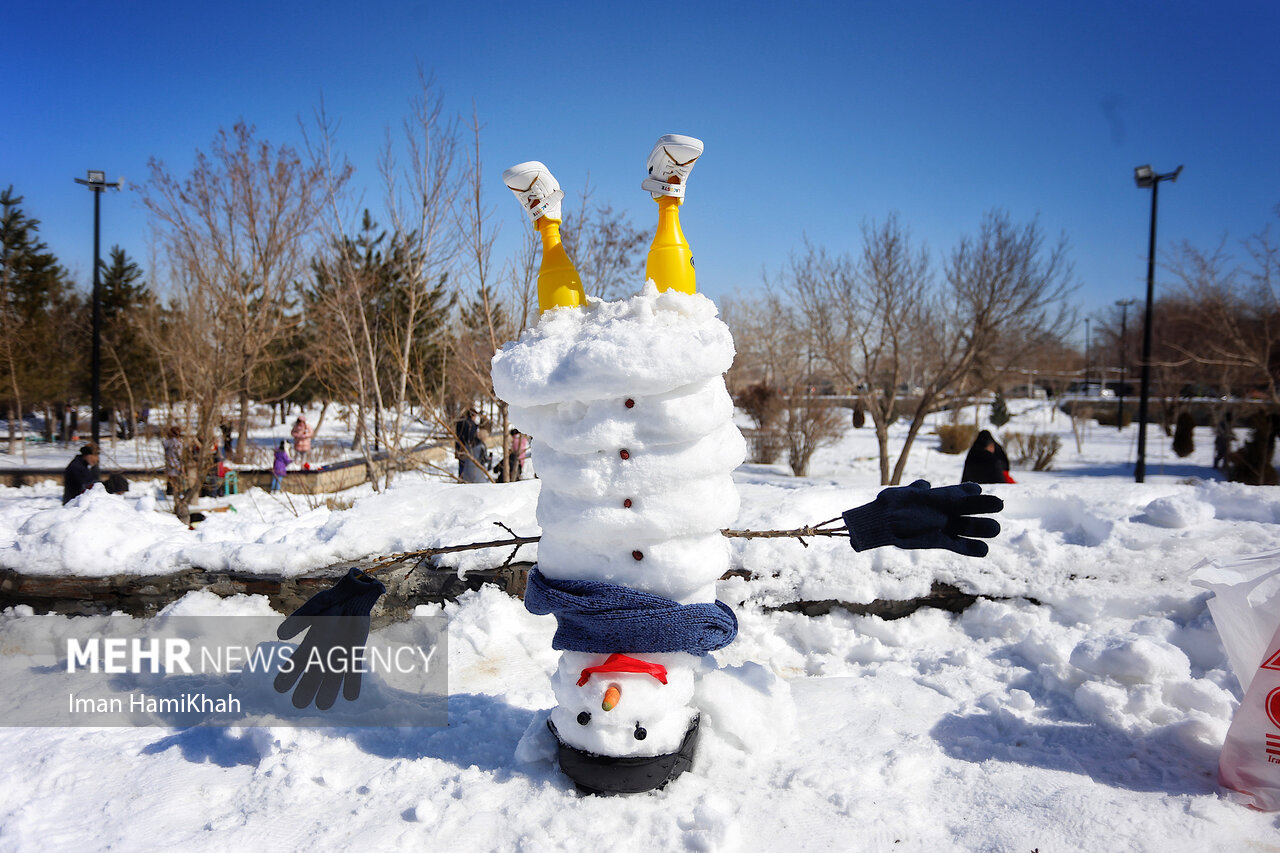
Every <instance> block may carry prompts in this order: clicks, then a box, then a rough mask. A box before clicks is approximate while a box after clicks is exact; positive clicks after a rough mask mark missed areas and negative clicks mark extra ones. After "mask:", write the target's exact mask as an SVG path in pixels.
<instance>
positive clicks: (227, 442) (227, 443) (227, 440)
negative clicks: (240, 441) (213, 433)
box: [218, 421, 231, 459]
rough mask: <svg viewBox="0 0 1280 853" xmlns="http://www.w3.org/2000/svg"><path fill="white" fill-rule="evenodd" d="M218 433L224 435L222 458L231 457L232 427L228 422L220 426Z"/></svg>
mask: <svg viewBox="0 0 1280 853" xmlns="http://www.w3.org/2000/svg"><path fill="white" fill-rule="evenodd" d="M218 432H220V433H222V458H223V459H228V458H230V457H231V425H230V424H228V423H227V422H226V421H223V422H222V423H220V424H218Z"/></svg>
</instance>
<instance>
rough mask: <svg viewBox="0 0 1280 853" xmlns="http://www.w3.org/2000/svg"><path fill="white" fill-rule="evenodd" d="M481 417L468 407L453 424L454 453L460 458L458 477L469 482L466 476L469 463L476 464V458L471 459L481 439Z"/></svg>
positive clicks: (456, 457)
mask: <svg viewBox="0 0 1280 853" xmlns="http://www.w3.org/2000/svg"><path fill="white" fill-rule="evenodd" d="M479 419H480V413H479V412H477V411H476V410H475V409H467V410H466V411H465V412H463V413H462V417H461V418H459V419H458V422H457V423H455V424H454V425H453V455H454V458H455V459H457V460H458V479H459V480H462V481H463V482H469V481H468V480H467V478H466V476H465V472H466V471H467V470H468V469H467V463H468V462H470V463H471V464H472V465H473V466H474V465H475V460H473V459H471V449H472V448H473V447H475V445H476V442H477V441H478V440H479V431H480V424H479Z"/></svg>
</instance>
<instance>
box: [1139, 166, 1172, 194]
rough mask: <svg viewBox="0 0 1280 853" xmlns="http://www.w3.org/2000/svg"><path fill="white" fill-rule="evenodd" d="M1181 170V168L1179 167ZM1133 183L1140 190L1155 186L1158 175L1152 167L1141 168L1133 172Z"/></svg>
mask: <svg viewBox="0 0 1280 853" xmlns="http://www.w3.org/2000/svg"><path fill="white" fill-rule="evenodd" d="M1178 168H1179V170H1181V168H1182V167H1181V166H1179V167H1178ZM1133 182H1134V183H1135V184H1137V185H1138V186H1139V187H1140V188H1143V189H1145V188H1146V187H1150V186H1154V185H1155V182H1156V173H1155V172H1154V171H1152V169H1151V166H1150V165H1149V164H1148V165H1146V166H1139V167H1138V168H1136V169H1134V170H1133Z"/></svg>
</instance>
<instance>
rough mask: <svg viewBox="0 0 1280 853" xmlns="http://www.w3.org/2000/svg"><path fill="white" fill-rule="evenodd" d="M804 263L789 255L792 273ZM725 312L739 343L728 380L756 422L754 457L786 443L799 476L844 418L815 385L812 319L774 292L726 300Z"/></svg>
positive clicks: (767, 456)
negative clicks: (747, 299)
mask: <svg viewBox="0 0 1280 853" xmlns="http://www.w3.org/2000/svg"><path fill="white" fill-rule="evenodd" d="M803 264H804V262H798V261H795V260H794V259H793V267H792V272H793V273H794V272H795V270H796V269H797V266H796V265H799V266H803ZM786 280H789V279H786ZM724 314H725V322H726V323H727V324H728V325H729V327H730V328H731V329H732V330H733V333H734V341H735V344H736V346H737V348H738V358H737V359H736V360H735V363H734V368H733V370H731V372H730V377H729V384H730V386H731V387H733V388H734V389H735V390H736V392H737V394H736V396H737V401H738V404H739V405H740V406H742V407H743V408H744V409H745V410H746V411H747V412H748V413H749V414H751V415H752V417H753V420H754V421H755V433H754V435H753V436H752V444H753V445H754V455H755V458H756V460H757V461H761V462H772V461H773V457H774V455H775V454H776V453H777V451H779V450H781V449H783V448H785V449H786V450H787V461H788V463H789V464H790V466H791V470H792V473H794V474H795V475H796V476H797V477H803V476H805V475H806V474H807V473H808V470H809V462H810V461H811V460H812V458H813V454H814V453H815V452H816V451H817V450H818V449H820V448H821V447H823V446H826V445H830V444H831V443H833V442H834V441H836V439H838V438H839V437H840V435H841V434H842V425H843V421H844V417H843V415H842V414H840V411H841V410H839V409H837V408H835V407H834V406H832V404H831V401H830V400H827V399H824V398H823V396H822V395H821V394H820V393H819V392H820V391H821V390H822V389H820V388H818V387H817V384H816V383H817V381H818V377H817V376H816V375H815V369H816V368H818V367H820V365H821V359H820V356H819V354H818V350H817V348H816V345H815V336H814V330H813V327H812V325H811V324H810V320H811V318H810V317H809V316H808V314H807V313H806V312H805V311H804V310H803V309H801V308H799V307H797V305H795V304H792V303H790V302H788V301H787V300H786V299H785V298H784V295H783V294H782V293H780V292H778V291H771V292H770V293H768V294H767V295H766V296H765V297H764V298H763V299H761V300H758V301H755V302H742V301H740V300H739V301H732V302H729V303H727V304H726V306H725V311H724Z"/></svg>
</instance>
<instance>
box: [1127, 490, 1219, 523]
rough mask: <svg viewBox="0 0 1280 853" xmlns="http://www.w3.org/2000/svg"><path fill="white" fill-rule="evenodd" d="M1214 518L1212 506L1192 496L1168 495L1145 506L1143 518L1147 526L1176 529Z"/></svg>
mask: <svg viewBox="0 0 1280 853" xmlns="http://www.w3.org/2000/svg"><path fill="white" fill-rule="evenodd" d="M1213 516H1214V509H1213V505H1212V504H1209V503H1206V502H1205V501H1203V500H1200V499H1199V497H1197V496H1193V495H1169V496H1168V497H1164V498H1156V499H1155V500H1153V501H1152V502H1151V503H1149V504H1147V509H1146V513H1145V516H1144V519H1145V521H1146V522H1147V523H1148V524H1154V525H1156V526H1157V527H1168V528H1172V529H1178V528H1182V527H1191V526H1192V525H1196V524H1203V523H1204V522H1206V521H1209V520H1210V519H1212V518H1213Z"/></svg>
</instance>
